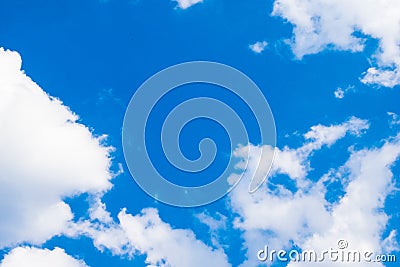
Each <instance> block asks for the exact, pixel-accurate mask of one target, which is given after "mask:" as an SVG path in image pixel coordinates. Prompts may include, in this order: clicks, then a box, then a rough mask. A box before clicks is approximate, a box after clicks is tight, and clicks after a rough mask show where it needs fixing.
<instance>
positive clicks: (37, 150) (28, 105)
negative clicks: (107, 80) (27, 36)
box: [0, 48, 112, 247]
mask: <svg viewBox="0 0 400 267" xmlns="http://www.w3.org/2000/svg"><path fill="white" fill-rule="evenodd" d="M21 63H22V61H21V57H20V56H19V54H18V53H17V52H11V51H5V50H4V49H2V48H0V125H1V126H0V129H1V131H0V147H1V148H2V149H1V152H0V170H1V171H0V213H1V214H3V215H5V216H2V219H1V220H0V247H4V246H11V245H15V244H18V243H21V242H28V243H33V244H41V243H42V242H44V241H46V240H48V239H49V238H51V237H53V236H54V235H58V234H61V233H62V232H63V230H64V229H65V228H66V227H67V224H68V223H69V221H70V220H71V219H72V218H73V213H72V212H71V209H70V207H69V206H68V205H67V204H66V203H65V202H64V201H63V199H64V198H66V197H73V196H76V195H79V194H82V193H86V192H87V193H93V194H97V193H101V192H104V191H105V190H108V189H109V188H110V187H111V183H110V181H109V180H110V179H111V176H112V175H111V174H110V171H109V167H110V157H109V153H110V148H107V147H104V146H103V145H102V144H101V139H102V138H97V137H94V136H93V135H92V133H91V131H90V130H89V129H88V128H87V127H85V126H84V125H82V124H80V123H78V122H77V120H78V117H77V115H75V114H74V113H72V112H71V111H70V110H69V108H68V107H66V106H64V105H63V104H62V102H61V101H60V100H58V99H55V98H53V97H50V96H48V95H47V94H46V93H45V92H44V91H43V90H42V89H41V88H40V87H39V86H38V85H37V84H36V83H34V82H33V81H32V80H31V79H30V78H29V77H28V76H27V75H25V73H24V72H23V71H21Z"/></svg>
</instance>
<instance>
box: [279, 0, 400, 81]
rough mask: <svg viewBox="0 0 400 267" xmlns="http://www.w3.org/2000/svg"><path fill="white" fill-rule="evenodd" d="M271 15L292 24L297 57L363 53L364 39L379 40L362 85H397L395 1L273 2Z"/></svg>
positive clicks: (399, 24)
mask: <svg viewBox="0 0 400 267" xmlns="http://www.w3.org/2000/svg"><path fill="white" fill-rule="evenodd" d="M273 15H276V16H281V17H283V18H285V19H286V20H287V21H289V22H290V23H292V24H293V25H294V29H293V34H294V37H293V39H292V41H291V46H292V49H293V52H294V54H295V55H296V57H297V58H299V59H300V58H302V57H303V56H305V55H309V54H316V53H319V52H321V51H322V50H324V49H334V50H344V51H351V52H358V51H362V50H363V49H364V47H365V40H366V39H365V37H371V38H374V39H377V40H378V41H379V48H378V49H377V50H376V52H375V54H374V55H373V56H372V59H373V60H372V61H373V62H374V66H373V67H371V68H369V69H368V70H367V71H366V73H365V75H364V77H363V78H362V82H364V83H366V84H378V85H383V86H386V87H394V86H396V85H398V84H400V47H399V45H400V2H399V1H397V0H386V1H375V0H366V1H362V0H337V1H324V0H275V3H274V9H273Z"/></svg>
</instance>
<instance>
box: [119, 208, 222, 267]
mask: <svg viewBox="0 0 400 267" xmlns="http://www.w3.org/2000/svg"><path fill="white" fill-rule="evenodd" d="M118 218H119V220H120V224H121V227H122V229H123V230H124V232H125V233H126V235H127V237H128V239H129V241H130V243H131V244H132V245H134V246H135V249H136V250H138V251H139V252H141V253H146V254H147V259H146V262H147V263H149V264H152V265H157V266H160V265H161V266H182V267H183V266H199V267H200V266H221V267H224V266H230V264H229V263H228V260H227V257H226V255H225V253H224V252H223V251H221V250H213V249H211V248H210V247H208V246H206V245H205V244H204V243H203V242H201V241H199V240H197V239H196V237H195V235H194V233H193V232H192V231H190V230H183V229H172V228H171V226H170V225H168V224H167V223H164V222H163V221H161V219H160V217H159V215H158V212H157V210H155V209H145V210H143V212H142V214H141V215H136V216H132V215H129V214H126V212H125V211H122V212H121V213H120V214H119V216H118ZM178 251H179V253H177V252H178Z"/></svg>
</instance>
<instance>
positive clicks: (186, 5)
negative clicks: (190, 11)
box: [174, 0, 203, 9]
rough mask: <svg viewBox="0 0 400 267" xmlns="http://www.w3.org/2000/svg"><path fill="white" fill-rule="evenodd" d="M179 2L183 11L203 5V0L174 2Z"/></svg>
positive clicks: (179, 0)
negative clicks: (196, 5)
mask: <svg viewBox="0 0 400 267" xmlns="http://www.w3.org/2000/svg"><path fill="white" fill-rule="evenodd" d="M174 1H176V2H178V7H179V8H181V9H187V8H189V7H191V6H193V5H195V4H198V3H202V2H203V0H174Z"/></svg>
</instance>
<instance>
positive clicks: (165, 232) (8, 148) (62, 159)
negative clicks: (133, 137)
mask: <svg viewBox="0 0 400 267" xmlns="http://www.w3.org/2000/svg"><path fill="white" fill-rule="evenodd" d="M77 120H78V117H77V115H75V114H74V113H72V112H71V111H70V110H69V109H68V107H66V106H64V105H63V104H62V103H61V101H60V100H57V99H55V98H53V97H50V96H48V95H47V94H46V93H45V92H44V91H43V90H42V89H41V88H40V87H39V86H38V85H37V84H35V83H34V82H33V81H32V80H31V79H30V78H29V77H28V76H26V75H25V73H24V72H23V71H21V58H20V56H19V54H18V53H16V52H11V51H4V50H3V49H0V125H1V128H0V129H1V131H0V147H1V148H2V150H1V152H0V170H1V172H0V213H1V214H3V216H2V219H1V220H0V247H5V246H9V247H12V246H15V245H17V244H19V243H31V244H41V243H43V242H45V241H46V240H48V239H50V238H51V237H53V236H55V235H60V234H64V235H66V236H71V237H72V236H73V237H77V236H81V235H86V236H89V237H91V238H92V239H93V241H94V245H95V246H96V247H97V248H98V249H99V250H105V249H108V250H110V251H111V252H112V253H113V254H114V255H119V256H121V255H124V256H134V255H136V254H146V255H147V260H146V262H147V263H148V264H150V265H152V266H155V265H157V266H177V267H181V266H182V267H185V266H189V265H190V266H204V264H206V265H208V266H230V265H229V263H228V260H227V257H226V255H225V253H224V252H223V251H222V250H220V249H218V248H211V247H209V246H207V245H205V244H204V243H203V242H201V241H199V240H197V239H196V237H195V234H194V233H193V232H192V231H191V230H185V229H173V228H172V227H171V226H170V225H169V224H167V223H165V222H163V221H162V220H161V218H160V217H159V215H158V211H157V210H156V209H144V210H143V212H142V214H138V215H135V216H134V215H131V214H127V213H126V211H125V209H123V211H121V212H120V213H119V215H118V219H119V222H115V221H114V220H113V219H112V218H111V216H110V214H109V212H108V211H107V210H106V205H105V204H104V203H103V202H102V201H101V196H102V195H103V193H104V192H106V191H107V190H109V189H110V188H111V183H110V179H111V178H112V176H113V174H112V173H111V172H110V170H109V168H110V164H111V161H110V155H109V154H110V148H109V147H105V146H103V145H102V143H101V142H102V139H103V137H102V136H100V137H95V136H93V134H92V133H91V131H90V130H89V129H88V128H87V127H85V126H84V125H82V124H79V123H78V122H77ZM82 193H88V194H90V195H91V196H92V197H91V198H90V199H91V201H90V203H89V204H90V209H89V218H79V219H77V218H76V219H75V220H74V218H73V217H74V214H73V212H72V211H71V208H70V207H69V206H68V205H67V204H66V203H65V202H64V201H63V199H64V198H66V197H74V196H77V195H79V194H82ZM177 251H179V253H177ZM28 263H31V265H29V266H55V267H58V266H60V267H64V266H65V267H75V266H80V267H83V266H86V265H85V264H84V263H83V262H80V261H76V260H74V259H73V258H71V257H69V256H68V255H66V254H65V253H64V251H63V250H61V249H55V250H53V251H50V250H41V249H36V248H29V247H24V248H21V247H20V248H16V249H14V250H12V251H11V252H10V253H9V254H8V255H6V257H5V259H4V260H3V262H2V265H1V267H9V266H10V267H13V266H22V267H23V266H28V265H27V264H28ZM46 264H47V265H46Z"/></svg>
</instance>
